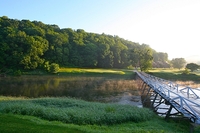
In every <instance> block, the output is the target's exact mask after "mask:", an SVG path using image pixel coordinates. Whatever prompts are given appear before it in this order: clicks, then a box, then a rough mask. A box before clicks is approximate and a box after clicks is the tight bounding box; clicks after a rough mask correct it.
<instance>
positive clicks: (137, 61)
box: [129, 44, 153, 71]
mask: <svg viewBox="0 0 200 133" xmlns="http://www.w3.org/2000/svg"><path fill="white" fill-rule="evenodd" d="M129 53H130V54H129V59H130V60H131V63H132V64H133V66H135V67H139V68H140V70H141V71H147V70H148V69H150V68H151V67H152V61H153V56H152V50H151V48H150V47H149V46H148V45H146V44H142V45H141V46H140V45H138V46H137V47H135V48H134V49H132V50H130V52H129Z"/></svg>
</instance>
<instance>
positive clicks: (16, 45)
mask: <svg viewBox="0 0 200 133" xmlns="http://www.w3.org/2000/svg"><path fill="white" fill-rule="evenodd" d="M0 20H1V21H0V47H1V49H0V68H7V69H13V70H14V69H17V70H23V69H27V70H35V69H44V70H47V71H48V70H49V69H50V68H49V66H48V63H47V62H50V63H56V64H58V65H59V66H62V67H90V68H95V67H97V68H127V66H130V65H134V66H139V67H140V68H141V69H142V70H143V71H145V70H147V69H149V68H150V67H151V63H152V52H151V48H150V47H148V46H147V45H144V44H142V45H140V44H138V43H134V42H131V41H128V40H124V39H122V38H120V37H118V36H111V35H106V34H95V33H88V32H85V31H84V30H82V29H77V30H73V29H70V28H67V29H60V28H59V27H58V26H57V25H48V24H44V23H42V22H38V21H29V20H21V21H20V20H16V19H9V18H8V17H6V16H3V17H0ZM131 50H134V52H130V51H131ZM160 55H162V56H163V57H162V59H164V60H166V58H167V54H160ZM160 58H161V57H160ZM138 59H139V60H138Z"/></svg>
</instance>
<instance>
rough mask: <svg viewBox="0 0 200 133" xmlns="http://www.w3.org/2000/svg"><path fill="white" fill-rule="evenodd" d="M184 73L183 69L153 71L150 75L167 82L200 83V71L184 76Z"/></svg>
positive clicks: (150, 71)
mask: <svg viewBox="0 0 200 133" xmlns="http://www.w3.org/2000/svg"><path fill="white" fill-rule="evenodd" d="M184 71H185V70H183V69H181V70H179V69H152V70H149V72H148V73H149V74H152V75H154V76H156V77H160V78H163V79H166V80H174V81H177V80H180V81H194V82H200V71H195V72H190V73H188V74H184Z"/></svg>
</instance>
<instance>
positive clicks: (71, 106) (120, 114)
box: [0, 98, 155, 125]
mask: <svg viewBox="0 0 200 133" xmlns="http://www.w3.org/2000/svg"><path fill="white" fill-rule="evenodd" d="M0 113H13V114H21V115H30V116H36V117H39V118H42V119H46V120H50V121H61V122H64V123H74V124H81V125H82V124H97V125H112V124H117V123H124V122H131V121H132V122H141V121H146V120H149V119H151V118H152V117H153V116H154V115H155V114H154V113H153V112H152V111H150V110H149V109H146V108H143V109H141V108H138V107H134V106H128V105H119V104H104V103H95V102H86V101H82V100H76V99H71V98H38V99H29V100H17V101H16V100H11V101H5V100H4V101H1V102H0Z"/></svg>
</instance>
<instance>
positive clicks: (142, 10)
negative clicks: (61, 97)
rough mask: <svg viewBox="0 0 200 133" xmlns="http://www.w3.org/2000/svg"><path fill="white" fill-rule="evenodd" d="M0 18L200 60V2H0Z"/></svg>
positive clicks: (171, 0)
mask: <svg viewBox="0 0 200 133" xmlns="http://www.w3.org/2000/svg"><path fill="white" fill-rule="evenodd" d="M0 16H7V17H9V18H11V19H18V20H22V19H28V20H30V21H34V20H36V21H41V22H43V23H45V24H56V25H58V26H59V27H60V28H72V29H74V30H76V29H84V30H85V31H86V32H93V33H98V34H102V33H105V34H109V35H113V36H114V35H117V36H119V37H121V38H124V39H126V40H129V41H133V42H137V43H140V44H143V43H145V44H148V45H149V46H150V47H151V48H153V49H154V50H156V51H157V52H165V53H168V56H169V59H173V58H185V59H193V60H195V61H196V60H198V61H200V0H0Z"/></svg>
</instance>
